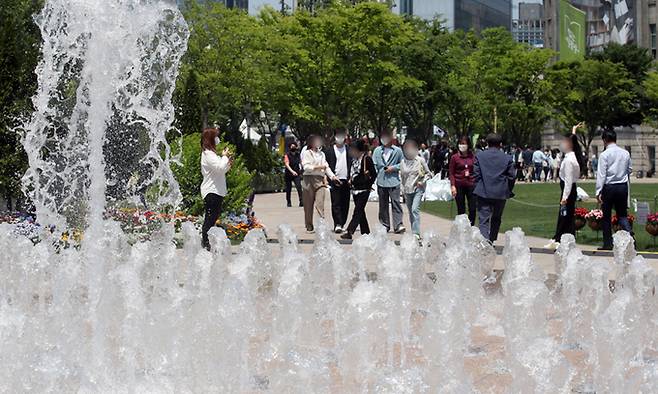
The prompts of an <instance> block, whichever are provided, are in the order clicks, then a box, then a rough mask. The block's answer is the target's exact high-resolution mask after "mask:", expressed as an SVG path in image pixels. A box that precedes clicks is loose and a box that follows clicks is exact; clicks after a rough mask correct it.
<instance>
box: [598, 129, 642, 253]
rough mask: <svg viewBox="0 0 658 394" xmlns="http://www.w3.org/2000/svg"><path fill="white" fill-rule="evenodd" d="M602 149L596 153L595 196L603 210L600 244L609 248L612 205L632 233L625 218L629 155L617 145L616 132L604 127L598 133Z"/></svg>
mask: <svg viewBox="0 0 658 394" xmlns="http://www.w3.org/2000/svg"><path fill="white" fill-rule="evenodd" d="M601 137H602V139H603V144H604V145H605V151H603V153H601V155H600V156H599V162H598V166H597V174H596V199H597V200H598V201H599V204H601V211H603V221H602V223H601V227H602V230H603V247H601V248H599V250H612V246H613V245H612V209H613V208H614V209H615V212H616V213H617V218H618V222H619V225H620V226H621V228H622V229H623V230H626V231H628V232H629V233H631V235H633V229H632V228H631V224H630V222H629V221H628V182H629V175H630V174H631V171H632V169H633V168H632V166H631V155H630V154H629V153H628V151H627V150H626V149H622V148H620V147H619V146H618V145H617V133H615V132H614V131H613V130H606V131H604V132H603V134H602V135H601Z"/></svg>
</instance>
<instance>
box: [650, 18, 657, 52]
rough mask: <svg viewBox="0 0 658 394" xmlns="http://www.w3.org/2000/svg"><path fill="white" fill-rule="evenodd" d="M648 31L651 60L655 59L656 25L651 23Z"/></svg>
mask: <svg viewBox="0 0 658 394" xmlns="http://www.w3.org/2000/svg"><path fill="white" fill-rule="evenodd" d="M649 30H650V32H651V55H652V56H653V58H654V59H655V58H656V24H655V23H652V24H650V25H649Z"/></svg>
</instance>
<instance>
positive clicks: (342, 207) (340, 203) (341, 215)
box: [330, 179, 350, 227]
mask: <svg viewBox="0 0 658 394" xmlns="http://www.w3.org/2000/svg"><path fill="white" fill-rule="evenodd" d="M330 194H331V217H332V218H333V220H334V227H336V226H341V227H344V226H345V223H347V215H348V214H349V211H350V185H349V183H347V180H344V179H341V182H340V184H338V183H333V182H332V183H331V190H330Z"/></svg>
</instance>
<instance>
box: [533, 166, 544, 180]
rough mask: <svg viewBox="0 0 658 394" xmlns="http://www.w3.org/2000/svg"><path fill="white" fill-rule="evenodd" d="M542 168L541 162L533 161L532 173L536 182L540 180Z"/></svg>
mask: <svg viewBox="0 0 658 394" xmlns="http://www.w3.org/2000/svg"><path fill="white" fill-rule="evenodd" d="M542 169H543V166H542V163H535V173H534V174H533V175H534V178H535V181H537V182H539V181H541V172H542Z"/></svg>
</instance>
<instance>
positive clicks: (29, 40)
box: [0, 0, 42, 209]
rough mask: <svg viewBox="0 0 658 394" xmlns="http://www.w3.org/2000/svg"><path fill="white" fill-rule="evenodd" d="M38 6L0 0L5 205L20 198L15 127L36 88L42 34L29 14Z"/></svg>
mask: <svg viewBox="0 0 658 394" xmlns="http://www.w3.org/2000/svg"><path fill="white" fill-rule="evenodd" d="M41 6H42V1H40V0H3V2H2V6H0V22H1V23H0V195H2V197H3V198H4V199H5V200H6V201H7V202H8V205H10V206H9V207H7V208H12V207H11V205H13V204H12V201H13V200H14V199H20V198H21V197H22V193H21V192H20V188H21V183H20V179H21V177H22V175H23V174H24V173H25V169H26V167H27V157H26V156H25V153H24V151H23V147H22V146H21V144H20V141H19V136H18V133H17V132H16V130H15V128H16V127H17V126H18V125H19V124H20V119H21V118H23V117H24V116H25V115H27V113H29V111H30V110H31V108H32V105H31V102H30V97H31V96H32V95H33V94H34V91H35V90H36V75H35V74H34V69H35V67H36V65H37V62H38V60H39V43H40V40H41V35H40V33H39V29H38V27H37V26H36V24H35V23H34V21H33V20H32V15H33V14H34V13H36V12H37V11H38V10H39V9H40V8H41ZM3 208H4V207H1V208H0V209H3Z"/></svg>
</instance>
